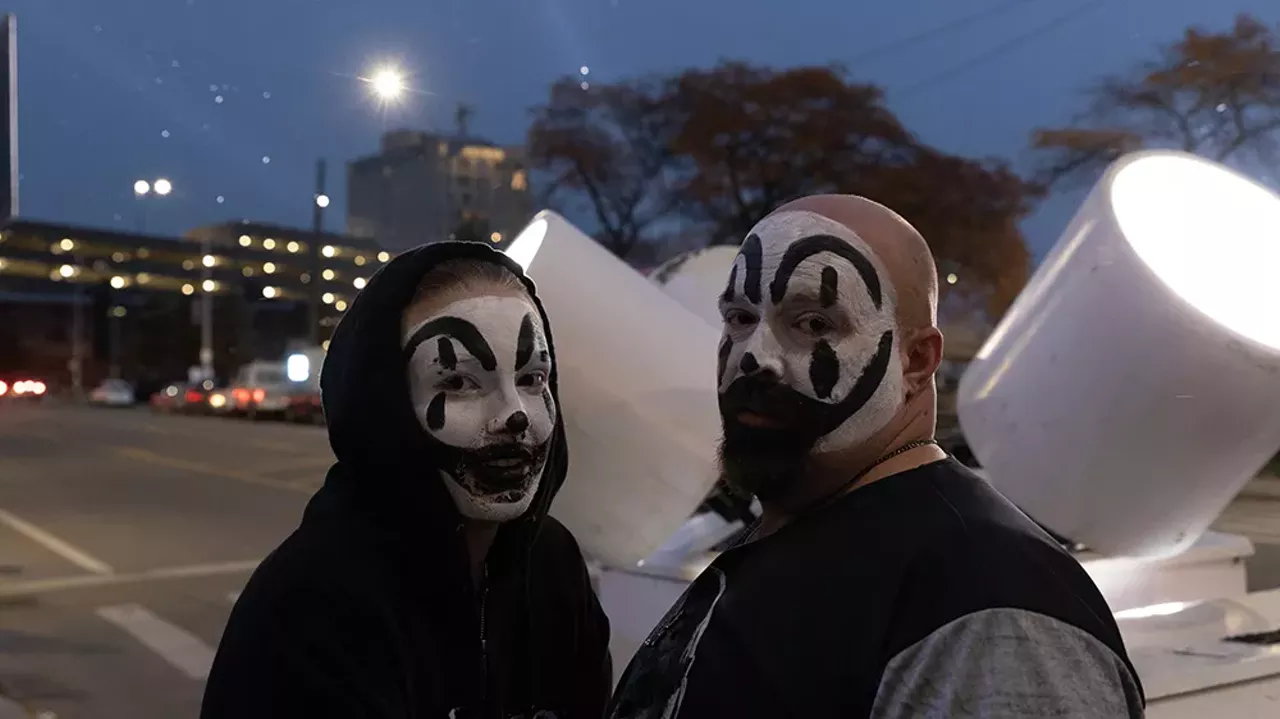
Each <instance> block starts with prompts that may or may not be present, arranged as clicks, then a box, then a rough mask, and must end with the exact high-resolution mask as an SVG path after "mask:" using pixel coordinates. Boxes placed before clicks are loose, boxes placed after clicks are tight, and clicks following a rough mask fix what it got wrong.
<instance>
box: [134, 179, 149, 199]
mask: <svg viewBox="0 0 1280 719" xmlns="http://www.w3.org/2000/svg"><path fill="white" fill-rule="evenodd" d="M148 192H151V183H150V182H147V181H146V180H138V181H137V182H135V183H133V194H135V195H137V196H139V197H141V196H143V195H145V194H147V193H148Z"/></svg>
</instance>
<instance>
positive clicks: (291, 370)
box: [284, 354, 311, 382]
mask: <svg viewBox="0 0 1280 719" xmlns="http://www.w3.org/2000/svg"><path fill="white" fill-rule="evenodd" d="M284 371H285V374H286V375H288V377H289V381H290V382H306V381H307V378H309V377H310V376H311V360H310V359H308V358H307V356H306V355H304V354H292V355H289V358H288V359H287V360H285V363H284Z"/></svg>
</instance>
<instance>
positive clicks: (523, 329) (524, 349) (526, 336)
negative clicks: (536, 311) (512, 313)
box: [516, 315, 533, 370]
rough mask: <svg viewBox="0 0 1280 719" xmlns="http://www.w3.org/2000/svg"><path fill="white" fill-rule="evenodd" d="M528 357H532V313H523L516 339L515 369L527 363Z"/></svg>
mask: <svg viewBox="0 0 1280 719" xmlns="http://www.w3.org/2000/svg"><path fill="white" fill-rule="evenodd" d="M530 359H533V315H525V316H524V319H523V320H521V321H520V335H519V337H518V338H517V339H516V369H517V370H519V369H520V368H521V367H524V366H525V365H527V364H529V360H530Z"/></svg>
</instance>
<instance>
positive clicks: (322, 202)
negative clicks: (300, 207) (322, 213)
mask: <svg viewBox="0 0 1280 719" xmlns="http://www.w3.org/2000/svg"><path fill="white" fill-rule="evenodd" d="M328 206H329V196H328V195H325V194H323V193H322V194H319V195H316V207H319V208H320V209H324V208H326V207H328Z"/></svg>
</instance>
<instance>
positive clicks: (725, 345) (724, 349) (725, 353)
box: [716, 337, 733, 385]
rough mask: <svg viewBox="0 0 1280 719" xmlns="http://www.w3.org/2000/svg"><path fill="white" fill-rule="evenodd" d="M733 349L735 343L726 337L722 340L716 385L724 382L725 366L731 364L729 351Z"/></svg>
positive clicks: (717, 358)
mask: <svg viewBox="0 0 1280 719" xmlns="http://www.w3.org/2000/svg"><path fill="white" fill-rule="evenodd" d="M731 349H733V342H732V341H731V340H730V339H729V338H728V337H725V338H723V339H721V340H720V351H719V352H717V353H716V384H717V385H719V383H721V382H723V381H724V371H725V365H726V364H728V362H729V350H731Z"/></svg>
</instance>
